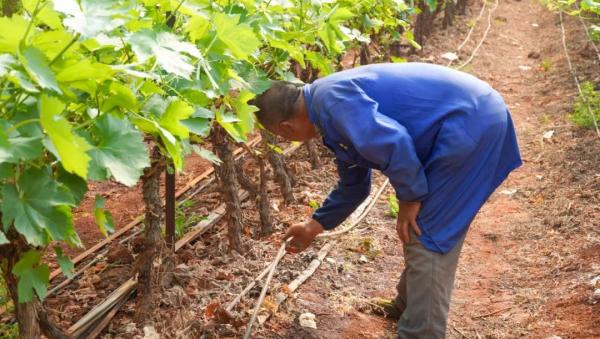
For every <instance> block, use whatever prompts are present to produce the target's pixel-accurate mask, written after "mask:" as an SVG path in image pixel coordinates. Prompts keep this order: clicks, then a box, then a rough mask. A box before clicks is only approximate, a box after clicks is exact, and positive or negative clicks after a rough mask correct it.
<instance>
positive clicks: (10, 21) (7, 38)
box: [0, 15, 29, 53]
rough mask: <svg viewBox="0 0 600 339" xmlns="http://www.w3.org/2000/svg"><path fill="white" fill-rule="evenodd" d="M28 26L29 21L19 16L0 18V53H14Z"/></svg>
mask: <svg viewBox="0 0 600 339" xmlns="http://www.w3.org/2000/svg"><path fill="white" fill-rule="evenodd" d="M28 25H29V20H27V19H25V18H23V17H22V16H20V15H13V16H12V17H11V18H7V17H0V52H9V53H16V52H17V51H18V50H19V42H20V41H21V39H22V38H23V36H25V32H26V31H27V26H28Z"/></svg>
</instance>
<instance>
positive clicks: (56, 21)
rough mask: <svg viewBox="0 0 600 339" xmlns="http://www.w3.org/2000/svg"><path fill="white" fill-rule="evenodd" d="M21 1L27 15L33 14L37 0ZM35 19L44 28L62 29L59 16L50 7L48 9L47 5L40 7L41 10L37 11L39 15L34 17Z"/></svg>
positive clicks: (48, 0)
mask: <svg viewBox="0 0 600 339" xmlns="http://www.w3.org/2000/svg"><path fill="white" fill-rule="evenodd" d="M22 1H23V8H25V9H26V10H27V11H28V12H29V13H33V10H34V9H35V6H36V4H37V3H38V2H39V1H38V0H22ZM56 1H62V0H56ZM47 2H51V1H50V0H47ZM35 18H36V19H38V20H40V21H41V22H43V23H44V24H45V25H46V26H48V27H50V28H52V29H60V28H62V23H61V21H60V16H59V15H58V13H56V12H55V11H54V10H52V7H50V6H48V5H46V6H42V9H41V10H40V11H39V13H38V14H37V15H36V17H35Z"/></svg>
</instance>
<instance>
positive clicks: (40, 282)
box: [12, 250, 50, 303]
mask: <svg viewBox="0 0 600 339" xmlns="http://www.w3.org/2000/svg"><path fill="white" fill-rule="evenodd" d="M12 273H13V274H14V275H15V276H17V278H18V280H19V281H18V283H17V291H18V298H19V303H26V302H28V301H31V300H33V296H34V294H33V293H34V291H35V293H36V294H37V296H38V297H39V298H40V300H44V298H45V297H46V294H47V292H48V283H49V282H50V268H49V267H48V265H46V264H43V263H41V255H40V253H39V252H38V251H36V250H30V251H28V252H25V253H24V254H23V256H22V257H21V259H20V260H19V261H18V262H17V263H16V264H15V266H14V267H13V269H12Z"/></svg>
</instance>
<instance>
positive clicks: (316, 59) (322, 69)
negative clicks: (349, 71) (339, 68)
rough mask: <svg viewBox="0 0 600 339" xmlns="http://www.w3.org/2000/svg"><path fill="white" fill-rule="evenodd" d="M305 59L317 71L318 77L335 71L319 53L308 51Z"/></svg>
mask: <svg viewBox="0 0 600 339" xmlns="http://www.w3.org/2000/svg"><path fill="white" fill-rule="evenodd" d="M306 59H307V60H308V61H309V62H310V64H311V65H312V66H313V67H315V68H316V69H318V70H319V75H322V76H325V75H329V74H331V73H333V72H334V71H335V70H334V69H333V66H332V65H331V63H330V62H329V60H328V59H327V58H325V57H324V56H323V55H321V54H319V53H316V52H313V51H308V52H306Z"/></svg>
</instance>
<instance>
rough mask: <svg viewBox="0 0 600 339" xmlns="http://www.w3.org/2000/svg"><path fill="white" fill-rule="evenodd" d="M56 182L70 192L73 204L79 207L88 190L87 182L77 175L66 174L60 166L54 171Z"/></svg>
mask: <svg viewBox="0 0 600 339" xmlns="http://www.w3.org/2000/svg"><path fill="white" fill-rule="evenodd" d="M56 180H58V181H59V182H60V183H61V184H63V185H65V187H67V188H68V189H69V191H71V194H72V195H73V199H75V204H76V205H79V203H80V202H81V201H82V200H83V198H84V196H85V192H87V190H88V186H87V181H86V180H84V179H82V178H81V177H80V176H78V175H75V174H71V173H69V172H67V171H66V170H65V169H64V168H63V167H62V166H58V169H57V170H56Z"/></svg>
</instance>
